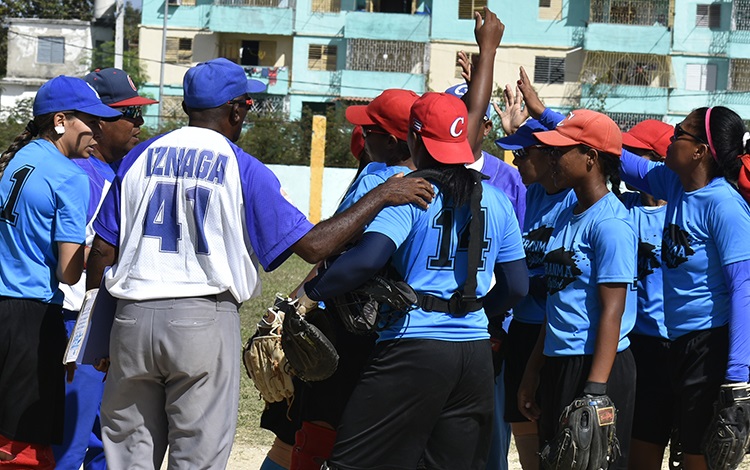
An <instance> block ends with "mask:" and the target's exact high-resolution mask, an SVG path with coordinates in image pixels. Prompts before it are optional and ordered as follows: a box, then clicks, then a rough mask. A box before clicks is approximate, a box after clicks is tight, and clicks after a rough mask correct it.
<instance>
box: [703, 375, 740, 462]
mask: <svg viewBox="0 0 750 470" xmlns="http://www.w3.org/2000/svg"><path fill="white" fill-rule="evenodd" d="M749 445H750V388H748V384H746V383H742V384H727V385H722V386H721V390H720V391H719V399H718V400H717V401H716V403H715V404H714V417H713V419H712V420H711V425H710V426H709V427H708V430H707V432H706V435H705V437H704V438H703V454H704V455H705V456H706V463H707V464H708V468H709V469H711V470H734V469H735V468H737V467H738V466H739V465H740V462H742V458H743V457H744V456H745V453H746V452H747V451H748V446H749Z"/></svg>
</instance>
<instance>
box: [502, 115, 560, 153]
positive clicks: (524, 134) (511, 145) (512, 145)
mask: <svg viewBox="0 0 750 470" xmlns="http://www.w3.org/2000/svg"><path fill="white" fill-rule="evenodd" d="M547 130H549V129H547V128H546V127H544V126H543V125H542V123H541V122H539V121H537V120H536V119H533V118H532V119H527V120H526V122H524V123H523V124H521V126H520V127H519V128H518V130H517V131H516V133H515V134H511V135H509V136H506V137H503V138H502V139H497V140H496V141H495V144H496V145H497V146H498V147H500V148H501V149H504V150H520V149H525V148H528V147H533V146H534V145H539V141H538V140H536V139H535V138H534V133H535V132H545V131H547Z"/></svg>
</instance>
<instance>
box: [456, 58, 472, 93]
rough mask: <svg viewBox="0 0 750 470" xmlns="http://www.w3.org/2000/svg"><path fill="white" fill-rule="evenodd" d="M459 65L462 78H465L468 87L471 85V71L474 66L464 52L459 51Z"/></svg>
mask: <svg viewBox="0 0 750 470" xmlns="http://www.w3.org/2000/svg"><path fill="white" fill-rule="evenodd" d="M458 64H459V65H460V66H461V77H463V79H464V80H465V81H466V84H467V85H468V84H469V83H471V69H472V68H473V66H472V64H471V61H470V60H469V57H468V56H467V55H466V53H465V52H464V51H458Z"/></svg>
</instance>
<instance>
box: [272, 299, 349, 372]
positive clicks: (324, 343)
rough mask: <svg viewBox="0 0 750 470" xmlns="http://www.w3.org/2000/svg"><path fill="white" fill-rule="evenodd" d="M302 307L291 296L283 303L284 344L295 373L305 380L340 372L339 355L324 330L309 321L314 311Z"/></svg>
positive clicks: (282, 330)
mask: <svg viewBox="0 0 750 470" xmlns="http://www.w3.org/2000/svg"><path fill="white" fill-rule="evenodd" d="M301 307H302V304H301V303H300V302H298V301H297V300H292V299H289V298H287V299H283V301H282V302H280V303H279V308H280V309H281V310H282V311H283V312H284V323H283V328H282V329H281V347H282V348H283V349H284V354H285V355H286V358H287V360H288V361H289V368H290V370H291V372H292V373H293V374H294V375H296V376H297V377H299V378H300V379H302V380H304V381H305V382H317V381H320V380H325V379H327V378H328V377H330V376H331V375H333V373H334V372H336V367H337V366H338V363H339V355H338V353H337V352H336V348H334V347H333V344H331V342H330V341H329V340H328V338H326V336H325V335H324V334H323V333H322V332H321V331H320V329H319V328H318V327H316V326H315V325H313V324H312V323H310V322H309V321H307V320H306V318H305V317H306V316H309V315H310V314H311V312H310V309H309V307H305V308H301ZM301 311H305V312H306V313H305V314H304V315H303V314H300V313H299V312H301Z"/></svg>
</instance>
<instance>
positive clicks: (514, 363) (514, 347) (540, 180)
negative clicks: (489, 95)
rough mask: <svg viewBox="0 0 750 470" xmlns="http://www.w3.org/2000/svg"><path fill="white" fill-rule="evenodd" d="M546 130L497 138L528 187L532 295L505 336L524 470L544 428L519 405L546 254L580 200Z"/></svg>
mask: <svg viewBox="0 0 750 470" xmlns="http://www.w3.org/2000/svg"><path fill="white" fill-rule="evenodd" d="M547 130H548V129H547V128H546V127H544V126H543V125H542V124H541V123H540V122H539V121H537V120H536V119H529V120H528V121H526V122H525V123H524V124H523V125H522V126H521V127H519V128H518V131H517V132H516V133H515V134H513V135H510V136H508V137H503V138H502V139H499V140H496V141H495V143H496V144H497V145H498V147H500V148H502V149H504V150H511V151H512V152H513V164H514V165H515V166H516V167H517V168H518V171H519V172H520V173H521V178H522V180H523V183H524V184H525V185H526V186H527V192H526V213H525V217H524V223H523V227H522V237H523V246H524V251H525V253H526V266H527V267H528V269H529V294H528V295H527V296H526V297H524V299H523V300H522V301H521V302H520V303H519V304H518V305H516V306H515V307H514V308H513V320H512V321H511V323H510V327H509V328H508V336H507V338H506V346H505V350H506V351H507V352H506V355H505V376H504V380H505V405H504V406H505V410H504V411H505V413H504V418H505V421H506V422H509V423H511V430H512V431H513V437H514V439H515V442H516V449H517V450H518V456H519V460H520V462H521V466H522V467H523V468H524V469H525V470H529V469H537V468H539V456H538V454H539V432H538V427H537V423H536V422H533V421H529V420H528V419H527V418H526V417H525V416H524V415H523V414H521V412H520V411H519V409H518V402H517V395H518V386H519V384H520V383H521V378H522V377H523V373H524V370H526V363H527V362H528V360H529V357H530V356H531V352H532V350H533V349H534V344H535V343H536V340H537V338H538V337H539V331H540V330H541V328H542V325H543V324H544V315H545V304H546V302H547V283H546V280H545V277H544V262H543V258H544V253H545V250H546V249H547V242H548V241H549V238H550V235H552V230H553V229H554V227H555V222H556V220H557V216H558V214H559V213H560V211H561V210H562V209H564V208H566V207H570V206H571V205H573V204H575V203H576V195H575V192H574V191H572V190H571V189H570V188H564V189H560V188H558V187H557V186H555V182H554V181H553V179H552V168H551V162H550V153H549V150H551V149H550V148H549V147H545V146H543V145H540V143H539V141H538V140H537V139H536V138H534V133H536V132H544V131H547ZM537 398H538V397H537Z"/></svg>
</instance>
